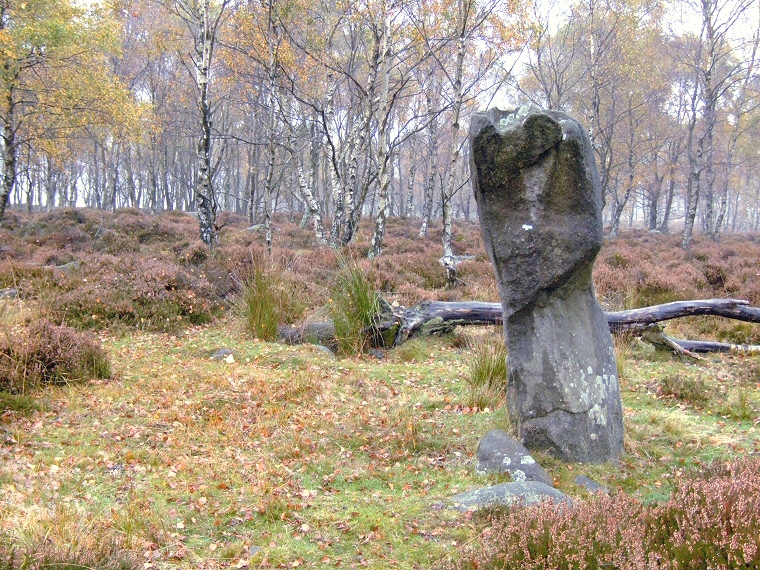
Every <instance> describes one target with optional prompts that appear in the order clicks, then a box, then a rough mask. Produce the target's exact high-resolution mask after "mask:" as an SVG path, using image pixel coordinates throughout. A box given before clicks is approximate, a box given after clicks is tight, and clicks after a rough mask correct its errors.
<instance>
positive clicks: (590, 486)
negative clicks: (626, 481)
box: [573, 475, 610, 495]
mask: <svg viewBox="0 0 760 570" xmlns="http://www.w3.org/2000/svg"><path fill="white" fill-rule="evenodd" d="M573 481H575V484H576V485H580V486H581V487H583V488H584V489H586V491H588V492H589V493H604V494H605V495H609V494H610V491H609V489H607V487H605V486H604V485H600V484H599V483H597V482H596V481H594V480H593V479H589V478H588V477H586V476H585V475H578V476H577V477H576V478H575V479H573Z"/></svg>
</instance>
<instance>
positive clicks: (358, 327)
mask: <svg viewBox="0 0 760 570" xmlns="http://www.w3.org/2000/svg"><path fill="white" fill-rule="evenodd" d="M379 312H380V295H378V293H377V291H375V289H374V287H373V286H372V283H371V282H370V280H369V279H368V278H367V276H366V275H365V274H364V272H363V271H362V270H361V269H360V268H359V267H358V266H356V265H355V264H352V263H349V262H345V261H342V262H341V268H340V271H339V272H338V274H337V276H336V278H335V284H334V286H333V288H332V290H331V300H330V315H331V317H332V320H333V323H334V325H335V339H336V342H337V344H338V351H339V352H340V353H342V354H346V355H347V354H357V353H361V352H363V351H364V350H366V349H367V348H369V347H370V346H371V345H372V341H373V338H374V337H375V334H374V332H375V330H374V329H375V326H376V324H377V317H378V313H379Z"/></svg>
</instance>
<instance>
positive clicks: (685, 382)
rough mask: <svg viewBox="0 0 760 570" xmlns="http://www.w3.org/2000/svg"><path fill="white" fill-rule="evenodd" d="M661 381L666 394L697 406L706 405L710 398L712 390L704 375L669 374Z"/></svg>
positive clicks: (663, 391)
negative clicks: (693, 376)
mask: <svg viewBox="0 0 760 570" xmlns="http://www.w3.org/2000/svg"><path fill="white" fill-rule="evenodd" d="M659 383H660V390H661V391H662V394H663V395H664V396H669V397H672V398H675V399H676V400H680V401H681V402H684V403H686V404H690V405H692V406H694V407H697V408H702V407H704V405H705V404H706V403H707V402H708V401H709V399H710V391H709V389H708V387H707V383H706V382H705V381H704V379H703V378H702V376H697V377H695V378H692V377H690V376H681V375H676V374H669V375H666V376H663V377H662V378H661V379H660V382H659Z"/></svg>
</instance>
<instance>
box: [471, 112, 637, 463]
mask: <svg viewBox="0 0 760 570" xmlns="http://www.w3.org/2000/svg"><path fill="white" fill-rule="evenodd" d="M470 144H471V151H472V152H471V160H472V164H471V167H472V178H473V185H474V190H475V197H476V199H477V201H478V206H479V212H480V222H481V228H482V231H483V238H484V241H485V244H486V249H487V250H488V254H489V256H490V258H491V262H492V263H493V265H494V269H495V272H496V277H497V280H498V283H499V293H500V295H501V302H502V306H503V310H504V329H505V335H506V340H507V350H508V354H509V356H508V359H507V364H508V382H507V397H508V400H507V401H508V408H509V416H510V420H511V422H512V425H514V426H516V428H517V433H518V437H519V438H520V440H521V442H522V443H523V444H524V445H525V446H527V447H528V448H530V449H542V450H546V451H548V452H550V453H551V454H553V455H555V456H556V457H558V458H560V459H562V460H564V461H582V462H602V461H607V460H610V459H615V458H617V457H618V456H619V455H620V453H621V451H622V449H623V413H622V405H621V400H620V388H619V385H618V379H617V366H616V364H615V352H614V348H613V345H612V337H611V335H610V332H609V328H608V325H607V320H606V319H605V316H604V312H603V311H602V309H601V307H600V306H599V304H598V303H597V300H596V297H595V295H594V289H593V283H592V281H591V271H592V268H593V264H594V259H595V257H596V255H597V253H598V252H599V249H600V248H601V246H602V196H601V189H600V184H599V175H598V173H597V170H596V164H595V162H594V156H593V152H592V150H591V144H590V142H589V139H588V137H587V135H586V133H585V131H584V129H583V128H582V127H581V125H580V124H579V123H578V122H577V121H576V120H575V119H573V118H572V117H570V116H569V115H567V114H565V113H561V112H557V111H542V110H540V109H538V108H536V107H533V106H528V107H522V108H520V109H519V110H516V111H502V110H499V109H491V110H490V111H488V112H486V113H478V114H476V115H474V117H473V120H472V126H471V134H470Z"/></svg>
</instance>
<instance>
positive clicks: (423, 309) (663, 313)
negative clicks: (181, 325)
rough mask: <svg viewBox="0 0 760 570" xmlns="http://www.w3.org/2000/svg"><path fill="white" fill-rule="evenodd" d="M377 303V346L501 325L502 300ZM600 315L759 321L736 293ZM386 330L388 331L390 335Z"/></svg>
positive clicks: (316, 331)
mask: <svg viewBox="0 0 760 570" xmlns="http://www.w3.org/2000/svg"><path fill="white" fill-rule="evenodd" d="M382 305H383V310H382V313H381V315H380V316H379V319H378V325H376V326H375V327H374V330H371V331H367V332H368V333H369V334H371V335H372V336H373V337H374V338H375V339H376V340H377V341H378V344H379V345H381V346H391V345H392V346H398V345H400V344H402V343H404V342H406V341H407V340H408V339H409V338H411V337H413V336H417V335H421V336H427V335H432V334H443V333H447V332H451V331H453V330H454V328H455V327H457V326H469V325H501V324H503V317H504V314H503V312H502V307H501V303H486V302H481V301H464V302H446V301H425V302H422V303H419V304H418V305H415V306H414V307H410V308H404V307H398V308H392V307H390V306H389V305H388V304H387V303H383V304H382ZM605 315H606V317H607V322H608V324H609V327H610V332H612V333H613V334H621V333H625V332H631V333H634V334H641V333H643V332H645V331H650V334H649V336H651V330H653V329H652V325H654V324H655V323H659V322H662V321H667V320H672V319H677V318H681V317H689V316H697V315H710V316H717V317H724V318H728V319H734V320H740V321H745V322H750V323H760V308H757V307H752V306H750V304H749V302H747V301H743V300H739V299H699V300H695V301H676V302H673V303H665V304H662V305H653V306H651V307H642V308H640V309H630V310H627V311H614V312H606V313H605ZM388 332H391V333H392V334H391V335H389V334H387V333H388ZM334 333H335V329H334V327H333V326H332V323H330V322H322V323H310V324H307V325H304V326H301V327H280V337H281V338H282V339H283V340H284V341H285V342H287V343H289V344H298V343H302V342H317V343H320V344H328V345H329V344H330V343H331V342H334ZM389 336H390V337H392V338H393V341H392V342H390V343H389V342H388V340H387V339H388V338H389ZM660 336H661V337H662V338H664V339H667V341H665V342H661V343H658V342H655V341H654V340H651V342H655V344H663V345H668V346H670V343H671V342H673V343H676V344H677V345H678V346H680V347H681V348H682V349H683V350H684V351H686V352H687V353H688V352H692V353H699V352H729V351H743V352H760V346H756V345H735V344H728V343H719V342H707V341H689V340H679V339H671V338H670V337H667V336H665V335H664V333H660ZM652 338H655V337H652ZM658 338H659V337H658Z"/></svg>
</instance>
